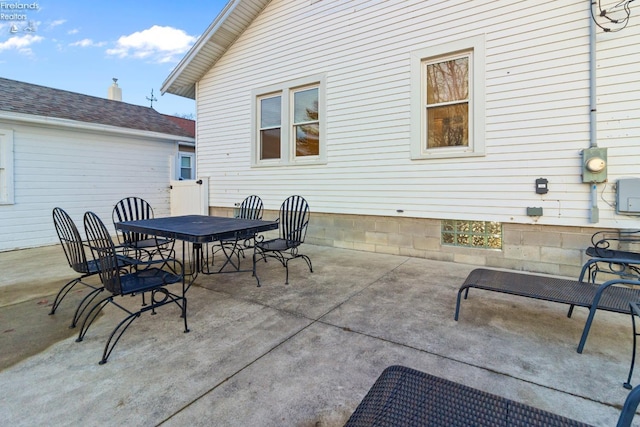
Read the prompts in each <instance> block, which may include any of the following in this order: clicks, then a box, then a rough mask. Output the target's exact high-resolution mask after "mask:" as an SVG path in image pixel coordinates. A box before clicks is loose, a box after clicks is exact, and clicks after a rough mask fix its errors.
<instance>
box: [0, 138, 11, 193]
mask: <svg viewBox="0 0 640 427" xmlns="http://www.w3.org/2000/svg"><path fill="white" fill-rule="evenodd" d="M9 204H13V131H12V130H7V129H0V205H9Z"/></svg>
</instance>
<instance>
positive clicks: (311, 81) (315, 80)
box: [252, 76, 326, 166]
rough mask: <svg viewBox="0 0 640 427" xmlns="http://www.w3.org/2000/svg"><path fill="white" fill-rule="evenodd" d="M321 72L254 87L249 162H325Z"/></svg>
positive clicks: (271, 164)
mask: <svg viewBox="0 0 640 427" xmlns="http://www.w3.org/2000/svg"><path fill="white" fill-rule="evenodd" d="M324 80H325V79H324V76H314V77H310V78H306V79H299V80H296V81H291V82H286V83H283V84H278V85H273V86H269V87H265V88H260V89H257V90H254V91H253V93H252V97H253V106H254V113H253V117H254V120H253V122H254V126H253V128H254V133H253V139H252V165H253V166H287V165H300V164H319V163H326V142H325V134H326V132H325V128H326V125H325V121H326V120H325V107H324V105H325V102H324V90H325V89H324V86H325V83H324Z"/></svg>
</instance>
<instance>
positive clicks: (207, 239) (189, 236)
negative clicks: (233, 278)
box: [115, 215, 278, 289]
mask: <svg viewBox="0 0 640 427" xmlns="http://www.w3.org/2000/svg"><path fill="white" fill-rule="evenodd" d="M115 227H116V228H117V229H119V230H122V231H128V232H134V233H141V234H148V235H154V236H159V237H166V238H170V239H176V240H181V241H182V257H183V258H182V260H183V265H184V266H186V265H187V264H186V256H187V254H188V250H187V245H188V244H191V245H192V253H193V258H192V260H191V262H190V264H191V271H190V274H189V275H190V276H191V280H190V282H189V284H188V285H187V287H186V289H188V288H189V287H190V286H191V284H192V283H193V281H194V280H195V279H196V277H197V275H198V274H199V273H203V274H212V273H211V272H210V271H209V270H208V269H206V270H205V269H204V258H203V256H202V245H203V244H207V243H211V242H215V241H218V240H220V239H229V238H233V237H234V236H241V237H239V238H238V239H245V237H246V236H248V235H255V234H256V233H261V232H265V231H269V230H276V229H277V228H278V221H264V220H258V219H242V218H227V217H217V216H208V215H183V216H172V217H165V218H152V219H143V220H138V221H125V222H118V223H116V224H115ZM238 239H237V240H238ZM228 261H229V259H227V262H228ZM225 265H226V263H225ZM234 267H235V266H234ZM223 268H224V266H223ZM233 271H234V272H239V271H253V269H252V270H240V268H239V265H238V266H237V268H235V269H234V270H233ZM217 272H223V271H222V268H221V269H220V270H219V271H217ZM185 276H186V274H185Z"/></svg>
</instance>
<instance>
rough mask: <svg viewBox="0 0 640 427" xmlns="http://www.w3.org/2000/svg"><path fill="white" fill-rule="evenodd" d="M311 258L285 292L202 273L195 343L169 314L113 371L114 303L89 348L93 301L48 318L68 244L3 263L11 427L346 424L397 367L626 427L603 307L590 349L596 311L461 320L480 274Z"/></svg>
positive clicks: (548, 307)
mask: <svg viewBox="0 0 640 427" xmlns="http://www.w3.org/2000/svg"><path fill="white" fill-rule="evenodd" d="M303 251H304V253H306V254H308V255H309V256H310V257H311V259H312V261H313V267H314V273H313V274H309V272H308V269H307V267H306V265H305V264H304V262H303V261H301V260H298V261H299V262H295V261H294V262H292V263H291V265H290V284H289V285H288V286H285V285H284V269H283V268H282V267H281V266H280V265H279V264H277V263H276V262H269V263H268V264H264V263H261V264H260V265H259V266H258V268H259V273H260V277H261V282H262V287H261V288H257V287H256V282H255V279H253V278H252V277H251V275H250V273H241V274H225V275H217V276H201V277H199V278H198V279H197V281H196V286H194V287H192V288H191V289H190V290H189V293H188V294H187V296H188V298H189V308H188V314H189V328H190V329H191V332H190V333H188V334H184V333H183V332H182V328H181V321H180V319H179V317H178V310H177V309H176V308H174V307H171V306H166V307H163V309H162V310H160V311H159V314H158V315H157V316H156V317H154V318H153V319H150V318H149V317H148V316H142V317H141V318H140V319H138V320H136V321H135V322H134V324H133V325H132V326H131V328H129V330H128V331H127V333H126V334H125V335H124V336H123V338H122V340H121V342H120V343H119V344H118V346H117V347H116V349H115V351H114V353H113V354H112V355H111V357H110V358H109V362H108V363H107V364H105V365H102V366H99V365H98V361H99V360H100V355H101V354H102V347H103V345H104V341H105V339H106V335H107V334H108V332H109V331H110V327H111V326H112V325H113V324H114V322H115V321H116V319H119V316H120V313H117V312H116V310H114V309H109V307H108V308H107V309H106V310H105V312H104V314H103V316H102V318H101V319H98V320H97V321H96V323H95V324H94V325H93V327H92V329H91V330H90V331H89V333H88V334H87V336H86V337H85V340H84V341H83V342H82V343H76V342H75V335H74V334H73V333H74V331H73V330H69V329H68V328H67V325H68V323H69V321H70V318H71V315H72V309H73V308H74V304H73V303H74V302H75V301H77V300H78V299H79V298H80V297H81V294H80V293H77V294H74V295H71V296H69V297H67V298H68V300H65V301H64V302H63V303H62V305H61V307H60V311H59V312H58V313H56V315H55V316H48V315H47V313H48V311H49V309H50V307H49V304H51V303H52V302H53V297H54V296H55V293H56V292H57V290H58V289H59V287H60V286H61V285H62V284H64V283H65V282H66V281H67V280H69V279H70V278H72V277H74V274H73V271H72V270H71V269H70V268H68V266H67V265H66V264H65V260H64V258H63V254H62V251H61V250H60V248H59V247H58V246H52V247H45V248H38V249H30V250H23V251H14V252H4V253H0V271H2V277H3V279H2V284H0V321H1V322H2V328H0V330H1V331H2V334H1V335H0V349H1V350H0V368H1V369H2V370H1V371H0V388H1V389H2V390H4V393H3V396H2V398H1V399H0V413H2V417H3V419H4V420H5V421H4V422H3V423H6V424H7V425H13V426H20V425H24V426H32V425H79V424H83V425H123V424H129V425H158V424H162V425H168V426H174V425H175V426H180V425H196V426H197V425H202V426H204V425H245V426H258V425H259V426H283V425H287V426H309V427H311V426H322V427H326V426H341V425H342V424H344V422H345V421H346V420H347V418H348V417H349V415H350V414H351V413H352V411H353V410H354V409H355V407H356V406H357V404H358V403H359V402H360V400H361V399H362V398H363V397H364V395H365V393H366V392H367V390H368V389H369V387H371V385H372V384H373V382H374V381H375V379H376V378H377V377H378V375H379V374H380V373H381V372H382V371H383V369H384V368H386V367H387V366H389V365H393V364H400V365H405V366H409V367H412V368H415V369H418V370H421V371H424V372H427V373H430V374H432V375H437V376H440V377H443V378H447V379H450V380H453V381H456V382H460V383H464V384H466V385H469V386H472V387H475V388H478V389H481V390H484V391H487V392H490V393H494V394H498V395H500V396H504V397H507V398H509V399H513V400H517V401H521V402H523V403H526V404H529V405H532V406H535V407H538V408H541V409H544V410H547V411H551V412H554V413H557V414H560V415H563V416H566V417H570V418H574V419H576V420H579V421H583V422H587V423H590V424H593V425H599V426H611V425H615V423H616V421H617V418H618V415H619V410H620V408H621V406H622V404H623V403H624V400H625V398H626V396H627V393H628V391H627V390H625V389H624V388H623V387H622V383H623V382H624V381H625V380H626V378H627V373H628V368H629V362H630V358H631V347H632V331H631V321H630V319H629V317H628V316H624V315H619V314H612V313H607V312H598V314H597V315H596V318H595V321H594V323H593V326H592V329H591V332H590V334H589V339H588V340H587V344H586V347H585V350H584V353H583V354H578V353H577V352H576V347H577V344H578V341H579V338H580V334H581V332H582V328H583V326H584V323H585V320H586V316H587V311H586V310H585V309H576V311H575V312H574V314H573V317H572V318H570V319H569V318H567V317H566V308H567V307H566V306H563V305H559V304H553V303H545V302H542V301H535V300H530V299H526V298H518V297H509V296H506V295H501V294H495V293H491V292H483V291H478V290H472V291H471V292H470V295H469V300H468V301H465V302H464V303H463V305H462V308H461V313H460V320H459V321H458V322H455V321H454V320H453V315H454V308H455V300H456V293H457V290H458V288H459V286H460V284H461V283H462V282H463V280H464V278H465V277H466V276H467V274H468V273H469V272H470V271H471V270H472V269H473V268H474V266H471V265H464V264H453V263H446V262H438V261H431V260H426V259H420V258H409V257H402V256H391V255H383V254H375V253H367V252H358V251H351V250H346V249H335V248H329V247H321V246H313V245H304V246H303ZM244 262H249V260H248V259H247V260H245V261H244ZM43 272H45V274H46V275H47V276H46V277H43ZM125 302H126V303H127V304H137V303H138V302H139V301H138V299H137V298H130V299H125ZM638 378H639V377H638V376H637V375H636V377H635V378H634V379H632V383H633V384H634V385H635V384H638V382H639V381H640V380H639V379H638ZM637 418H638V420H637V422H640V417H637Z"/></svg>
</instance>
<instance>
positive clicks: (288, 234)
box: [279, 196, 310, 247]
mask: <svg viewBox="0 0 640 427" xmlns="http://www.w3.org/2000/svg"><path fill="white" fill-rule="evenodd" d="M309 215H310V212H309V204H308V203H307V201H306V200H305V199H304V198H303V197H302V196H290V197H288V198H287V199H285V201H284V202H282V205H281V206H280V216H279V221H280V226H279V229H280V238H282V239H285V240H287V241H288V246H289V247H296V246H299V245H301V244H302V243H304V239H305V236H306V235H307V225H308V224H309Z"/></svg>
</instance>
